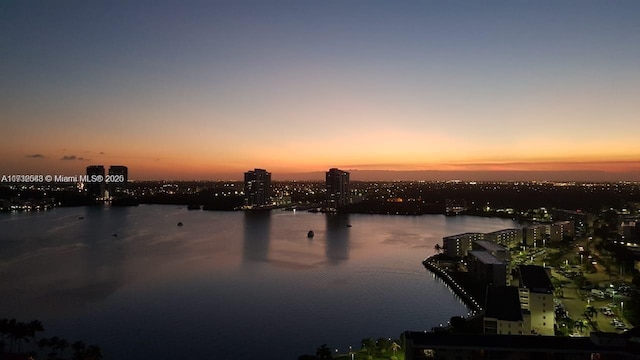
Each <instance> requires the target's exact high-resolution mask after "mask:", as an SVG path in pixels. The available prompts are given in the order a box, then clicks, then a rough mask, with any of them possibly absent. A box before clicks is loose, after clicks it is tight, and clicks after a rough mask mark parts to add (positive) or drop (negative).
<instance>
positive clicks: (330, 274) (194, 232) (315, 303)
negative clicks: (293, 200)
mask: <svg viewBox="0 0 640 360" xmlns="http://www.w3.org/2000/svg"><path fill="white" fill-rule="evenodd" d="M80 217H84V219H80ZM178 222H182V223H184V226H182V227H179V226H177V223H178ZM347 224H350V225H352V227H348V226H347ZM509 227H517V224H516V223H514V222H513V221H509V220H503V219H488V218H474V217H444V216H437V215H429V216H415V217H410V216H384V215H327V214H311V213H306V212H298V213H292V212H281V211H273V212H271V213H268V212H265V213H243V212H208V211H188V210H186V208H185V207H177V206H140V207H132V208H109V207H103V208H91V207H87V208H61V209H55V210H52V211H49V212H43V213H23V214H0V286H1V288H2V289H3V290H2V292H0V309H1V313H0V317H9V318H18V319H19V320H22V321H28V320H32V319H39V320H41V321H42V322H43V323H44V325H45V328H46V330H47V332H46V334H45V336H54V335H56V336H60V337H64V338H66V339H68V340H76V339H83V340H84V341H85V342H88V343H96V344H99V345H100V346H101V348H102V349H103V353H104V355H105V359H112V360H113V359H125V360H126V359H134V358H135V359H150V358H154V359H177V358H180V359H202V358H214V357H212V354H216V355H215V358H218V359H255V358H260V359H296V358H297V357H298V356H299V355H301V354H303V353H310V354H313V353H315V349H316V348H317V347H318V346H319V345H321V344H323V343H326V344H328V345H329V346H330V347H331V348H333V349H335V348H338V349H339V350H340V352H346V349H347V348H348V346H353V347H356V348H359V343H360V340H361V339H362V338H365V337H374V338H377V337H398V336H399V335H400V333H401V332H402V331H404V330H425V329H430V328H431V327H433V326H437V325H438V324H439V323H446V322H447V320H449V318H450V317H451V316H455V315H464V314H466V313H467V311H468V310H467V309H466V307H465V306H464V305H463V304H462V303H461V302H460V301H459V300H457V299H456V298H455V296H454V295H453V294H452V293H451V292H450V291H449V290H448V289H447V287H446V286H445V285H444V284H442V283H441V282H440V281H439V280H437V279H434V278H433V276H432V275H431V274H430V273H428V272H427V271H426V270H425V269H424V268H423V266H422V264H421V261H422V260H423V259H424V258H425V257H427V256H429V255H431V254H433V248H434V246H435V244H436V243H439V242H440V241H441V239H442V237H443V236H446V235H451V234H456V233H461V232H467V231H479V232H489V231H494V230H499V229H503V228H509ZM309 230H313V231H314V233H315V236H314V237H313V238H312V239H308V238H307V232H308V231H309Z"/></svg>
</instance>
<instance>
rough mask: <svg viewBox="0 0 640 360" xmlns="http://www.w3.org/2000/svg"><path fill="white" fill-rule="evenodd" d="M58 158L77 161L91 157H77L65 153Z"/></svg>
mask: <svg viewBox="0 0 640 360" xmlns="http://www.w3.org/2000/svg"><path fill="white" fill-rule="evenodd" d="M60 160H78V161H88V160H91V159H87V158H83V157H77V156H75V155H65V156H63V157H62V158H61V159H60Z"/></svg>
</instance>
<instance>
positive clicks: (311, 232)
mask: <svg viewBox="0 0 640 360" xmlns="http://www.w3.org/2000/svg"><path fill="white" fill-rule="evenodd" d="M313 235H314V233H313V231H312V230H309V232H308V233H307V237H308V238H312V237H313Z"/></svg>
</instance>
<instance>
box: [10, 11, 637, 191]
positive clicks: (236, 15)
mask: <svg viewBox="0 0 640 360" xmlns="http://www.w3.org/2000/svg"><path fill="white" fill-rule="evenodd" d="M639 19H640V2H638V1H599V2H596V1H587V0H576V1H426V0H425V1H303V0H301V1H3V2H1V3H0V135H1V140H2V141H0V175H2V174H16V173H17V174H67V175H73V174H80V173H83V172H84V169H85V167H86V166H88V165H92V164H103V165H105V166H109V165H126V166H128V167H129V171H130V177H131V178H132V179H241V178H242V173H243V172H244V171H246V170H248V169H251V168H254V167H259V168H266V169H268V170H269V171H271V172H272V173H273V174H274V178H275V179H278V178H280V179H284V178H287V177H295V174H299V173H305V172H316V171H324V170H326V169H327V168H329V167H340V168H343V169H349V170H355V169H358V170H403V171H404V170H407V171H408V170H441V171H465V172H467V174H473V172H486V171H488V170H491V171H496V173H495V174H496V179H499V178H500V177H501V175H500V172H501V171H531V172H532V173H533V172H536V171H546V172H549V171H571V170H580V171H599V172H604V173H608V174H609V175H611V174H615V176H613V178H616V177H618V178H619V179H620V180H640V20H639Z"/></svg>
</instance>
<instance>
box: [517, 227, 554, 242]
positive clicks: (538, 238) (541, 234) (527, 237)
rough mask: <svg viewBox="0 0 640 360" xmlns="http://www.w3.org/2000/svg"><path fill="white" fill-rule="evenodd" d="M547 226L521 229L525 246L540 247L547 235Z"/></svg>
mask: <svg viewBox="0 0 640 360" xmlns="http://www.w3.org/2000/svg"><path fill="white" fill-rule="evenodd" d="M547 229H548V226H547V225H530V226H527V227H525V228H524V229H522V232H523V233H524V236H523V241H524V245H525V246H542V244H543V241H542V240H544V239H545V236H546V235H547V232H548V231H547Z"/></svg>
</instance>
